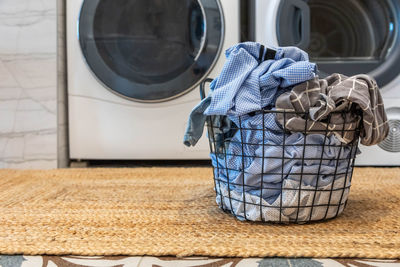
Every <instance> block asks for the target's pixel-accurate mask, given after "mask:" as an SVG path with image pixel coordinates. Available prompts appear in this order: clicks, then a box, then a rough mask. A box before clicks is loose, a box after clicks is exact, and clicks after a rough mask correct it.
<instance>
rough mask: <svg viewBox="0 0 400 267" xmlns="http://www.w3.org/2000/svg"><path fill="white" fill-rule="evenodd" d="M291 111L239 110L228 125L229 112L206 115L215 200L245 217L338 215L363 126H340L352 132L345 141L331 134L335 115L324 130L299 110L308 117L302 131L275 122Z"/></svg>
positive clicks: (279, 219) (304, 218)
mask: <svg viewBox="0 0 400 267" xmlns="http://www.w3.org/2000/svg"><path fill="white" fill-rule="evenodd" d="M287 113H290V112H287V111H276V110H263V111H259V112H257V113H255V114H250V115H245V116H239V117H238V118H237V119H235V121H234V122H233V123H231V127H230V128H229V130H228V128H224V125H225V126H226V125H227V124H228V123H227V120H229V119H228V118H227V117H223V116H209V117H208V118H207V129H208V137H209V144H210V151H211V159H212V162H213V167H214V187H215V191H216V200H217V203H218V205H219V206H220V207H221V208H222V209H223V210H225V211H228V212H231V213H232V214H234V215H235V216H236V217H237V218H239V219H241V220H251V221H263V222H278V223H286V222H296V223H305V222H309V221H317V220H325V219H329V218H334V217H336V216H338V215H339V214H340V213H341V212H342V211H343V210H344V207H345V205H346V202H347V197H348V194H349V190H350V184H351V177H352V172H353V166H354V160H355V156H356V152H357V148H358V137H359V133H360V129H359V127H356V129H352V130H348V129H345V127H344V126H343V127H342V129H340V130H339V131H340V133H341V136H344V135H345V132H346V131H353V132H354V133H353V136H354V140H353V141H352V142H350V143H348V144H346V145H345V144H343V143H342V142H335V141H334V140H337V138H336V137H332V136H335V135H334V134H329V133H330V131H331V130H330V129H329V124H330V120H331V117H332V115H329V116H328V118H327V119H326V121H327V123H326V129H324V131H323V132H321V129H319V130H318V131H313V130H310V129H307V125H308V123H307V122H308V115H309V114H308V113H304V114H300V115H301V116H302V117H303V118H306V123H305V128H304V132H301V133H297V134H289V133H288V131H286V130H285V128H284V127H281V128H280V129H279V128H277V127H278V126H279V125H278V124H277V123H276V119H275V118H276V116H277V115H278V114H283V120H284V123H283V125H286V123H285V121H286V115H287ZM297 115H299V114H297ZM344 117H345V116H344ZM253 118H255V119H254V121H253ZM249 122H251V123H249ZM274 122H275V124H274ZM343 125H345V124H343ZM340 133H339V134H340ZM296 138H297V139H296ZM335 138H336V139H335Z"/></svg>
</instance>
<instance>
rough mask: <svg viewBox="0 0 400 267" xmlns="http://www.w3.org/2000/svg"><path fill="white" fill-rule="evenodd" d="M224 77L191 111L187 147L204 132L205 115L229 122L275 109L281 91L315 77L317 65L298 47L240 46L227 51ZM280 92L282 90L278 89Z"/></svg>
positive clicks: (214, 83) (214, 82)
mask: <svg viewBox="0 0 400 267" xmlns="http://www.w3.org/2000/svg"><path fill="white" fill-rule="evenodd" d="M225 55H226V58H227V60H226V63H225V65H224V67H223V69H222V72H221V74H220V75H219V76H218V77H217V78H216V79H214V80H213V81H212V83H211V84H210V93H209V95H208V97H207V98H205V99H203V100H202V101H201V102H200V103H199V104H198V105H197V106H196V107H195V108H194V109H193V110H192V112H191V114H190V117H189V121H188V126H187V130H186V133H185V135H184V144H185V145H186V146H190V145H192V146H194V145H195V144H196V143H197V141H198V140H199V139H200V137H201V136H202V133H203V129H204V122H205V120H206V115H228V116H229V118H230V119H232V117H237V116H238V115H243V114H247V113H249V112H253V111H257V110H260V109H262V108H265V107H272V106H273V105H274V104H275V102H276V99H277V97H278V95H279V94H278V93H277V91H278V92H283V91H282V90H281V89H282V88H288V87H291V86H293V85H294V84H297V83H301V82H303V81H306V80H309V79H312V78H313V77H315V72H316V65H315V64H314V63H310V62H309V61H308V55H307V53H306V52H304V51H302V50H301V49H299V48H296V47H282V48H266V49H264V46H263V45H261V44H259V43H253V42H246V43H240V44H237V45H235V46H233V47H231V48H229V49H227V51H226V52H225ZM278 89H279V90H278Z"/></svg>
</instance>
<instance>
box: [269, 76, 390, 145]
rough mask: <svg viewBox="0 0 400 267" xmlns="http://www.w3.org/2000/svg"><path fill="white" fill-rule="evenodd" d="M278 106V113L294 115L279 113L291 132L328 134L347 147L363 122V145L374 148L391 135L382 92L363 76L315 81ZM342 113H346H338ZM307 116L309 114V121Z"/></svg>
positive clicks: (299, 87) (280, 100) (284, 97)
mask: <svg viewBox="0 0 400 267" xmlns="http://www.w3.org/2000/svg"><path fill="white" fill-rule="evenodd" d="M275 105H276V109H277V110H285V111H289V112H291V113H285V115H284V114H283V113H279V114H278V115H277V119H278V121H279V123H280V124H281V125H283V124H284V122H285V124H286V125H285V126H286V129H288V130H290V131H292V132H306V130H307V131H311V132H312V133H322V134H323V133H325V132H326V131H327V132H328V134H329V135H330V134H332V133H333V134H335V135H336V136H337V137H338V138H339V140H340V141H341V142H343V143H346V144H347V143H350V142H351V141H353V139H354V137H355V134H356V129H357V127H358V124H359V122H360V120H361V119H362V129H361V132H360V137H361V143H362V144H363V145H374V144H377V143H379V142H381V141H382V140H383V139H385V137H386V136H387V134H388V131H389V127H388V124H387V117H386V113H385V108H384V106H383V101H382V96H381V94H380V92H379V88H378V86H377V84H376V82H375V80H374V79H372V78H371V77H369V76H368V75H364V74H359V75H355V76H352V77H347V76H344V75H342V74H337V73H335V74H332V75H330V76H328V77H327V78H325V79H318V77H316V78H314V79H312V80H309V81H307V82H304V83H301V84H299V85H297V86H295V87H294V88H293V89H292V91H290V92H286V93H284V94H282V95H281V96H279V98H278V99H277V100H276V104H275ZM342 111H345V112H344V113H337V112H342ZM295 112H299V113H301V112H302V113H303V114H296V113H295ZM305 112H309V119H307V120H306V119H305V118H304V113H305ZM335 112H336V113H335ZM329 114H330V115H329ZM361 114H362V116H360V115H361ZM284 117H285V118H284ZM328 120H329V121H328ZM306 123H307V125H306Z"/></svg>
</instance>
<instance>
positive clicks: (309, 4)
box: [277, 0, 400, 86]
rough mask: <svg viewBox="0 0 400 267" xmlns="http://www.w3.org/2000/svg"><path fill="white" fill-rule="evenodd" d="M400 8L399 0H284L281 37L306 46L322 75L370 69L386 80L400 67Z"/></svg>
mask: <svg viewBox="0 0 400 267" xmlns="http://www.w3.org/2000/svg"><path fill="white" fill-rule="evenodd" d="M399 14H400V5H399V1H397V0H379V1H377V0H334V1H331V0H282V1H281V5H280V8H279V14H278V21H277V33H278V42H279V44H280V45H283V46H286V45H298V46H299V47H300V48H302V49H304V50H305V51H307V52H308V53H309V55H310V60H312V61H314V62H317V63H318V67H319V70H320V72H321V74H322V75H321V76H324V75H326V74H327V73H334V72H341V73H344V74H347V75H353V74H357V73H369V74H371V75H372V76H374V77H375V79H376V80H377V82H378V84H379V85H380V86H384V85H385V84H387V83H389V82H390V81H392V80H393V79H394V78H395V77H396V76H398V75H399V73H400V68H398V67H397V66H398V62H400V37H399V34H398V28H399V26H398V24H399V21H398V17H399ZM288 18H289V19H288Z"/></svg>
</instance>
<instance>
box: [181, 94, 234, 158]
mask: <svg viewBox="0 0 400 267" xmlns="http://www.w3.org/2000/svg"><path fill="white" fill-rule="evenodd" d="M210 101H211V98H206V99H205V101H202V102H200V103H199V105H197V108H195V109H193V110H192V112H191V113H190V116H189V121H188V126H187V129H186V132H185V135H184V137H183V143H184V144H185V145H186V146H194V145H196V143H197V142H198V140H199V139H200V137H201V136H202V134H203V128H204V125H205V121H206V119H207V116H204V115H203V113H204V111H205V110H206V108H207V107H208V106H209V104H210ZM208 118H209V119H210V120H211V121H210V123H211V124H212V125H213V126H214V127H213V131H214V136H212V137H211V138H214V139H212V140H211V141H212V142H215V143H216V144H217V146H218V147H217V148H216V149H217V150H218V151H221V149H222V142H221V140H228V139H229V138H230V137H232V136H233V132H232V131H231V124H232V121H231V120H229V119H228V117H226V116H218V115H216V116H210V117H208Z"/></svg>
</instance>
